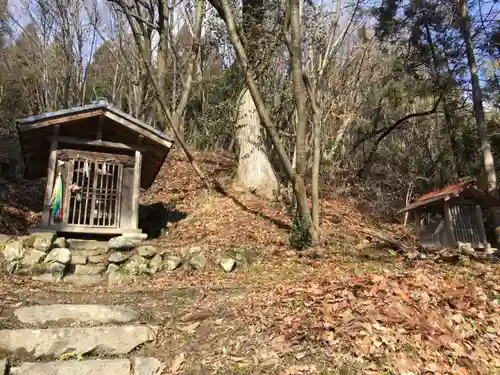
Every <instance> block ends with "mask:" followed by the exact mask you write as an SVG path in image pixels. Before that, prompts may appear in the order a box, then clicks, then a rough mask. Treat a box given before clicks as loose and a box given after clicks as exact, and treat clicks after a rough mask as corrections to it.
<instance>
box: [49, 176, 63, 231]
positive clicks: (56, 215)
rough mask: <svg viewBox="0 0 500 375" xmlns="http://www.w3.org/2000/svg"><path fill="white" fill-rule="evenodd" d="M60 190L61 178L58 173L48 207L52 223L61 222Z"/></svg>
mask: <svg viewBox="0 0 500 375" xmlns="http://www.w3.org/2000/svg"><path fill="white" fill-rule="evenodd" d="M62 190H63V189H62V178H61V173H59V174H58V175H57V178H56V182H55V184H54V190H53V191H52V198H51V200H50V205H51V207H52V212H51V216H52V218H53V219H54V221H61V220H62Z"/></svg>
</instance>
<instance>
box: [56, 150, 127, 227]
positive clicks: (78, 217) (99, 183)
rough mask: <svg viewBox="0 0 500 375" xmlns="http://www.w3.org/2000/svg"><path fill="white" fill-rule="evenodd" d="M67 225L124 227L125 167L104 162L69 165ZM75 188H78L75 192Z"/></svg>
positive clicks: (83, 162)
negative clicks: (122, 193)
mask: <svg viewBox="0 0 500 375" xmlns="http://www.w3.org/2000/svg"><path fill="white" fill-rule="evenodd" d="M69 165H70V168H69V169H68V179H67V181H68V189H67V194H71V195H70V197H69V203H68V204H67V205H66V215H65V221H66V223H65V224H67V225H78V226H89V227H99V228H116V227H118V226H119V224H120V199H121V191H122V174H123V166H122V165H120V164H116V163H112V162H107V161H104V160H89V159H81V158H80V159H72V160H70V161H69ZM71 185H73V186H74V187H76V189H75V190H74V191H73V192H72V191H71Z"/></svg>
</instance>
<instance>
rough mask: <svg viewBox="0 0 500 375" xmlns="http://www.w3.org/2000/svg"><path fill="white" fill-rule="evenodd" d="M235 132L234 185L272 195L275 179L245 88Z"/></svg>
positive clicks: (275, 192) (266, 195)
mask: <svg viewBox="0 0 500 375" xmlns="http://www.w3.org/2000/svg"><path fill="white" fill-rule="evenodd" d="M235 133H236V139H237V140H238V145H239V155H238V170H237V172H236V178H235V181H234V182H235V184H236V185H237V186H238V187H243V188H244V189H245V190H248V191H251V192H253V193H255V194H257V195H258V196H260V197H263V198H266V199H270V200H271V199H273V198H275V197H276V195H277V193H278V190H279V183H278V179H277V178H276V175H275V173H274V170H273V168H272V166H271V163H270V162H269V158H268V157H267V155H266V153H265V150H264V147H263V145H264V143H263V141H262V135H261V125H260V117H259V113H258V112H257V109H256V108H255V103H254V101H253V99H252V95H251V94H250V91H249V90H248V89H247V88H244V89H243V92H242V93H241V95H240V100H239V103H238V117H237V124H236V132H235Z"/></svg>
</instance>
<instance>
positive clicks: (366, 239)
mask: <svg viewBox="0 0 500 375" xmlns="http://www.w3.org/2000/svg"><path fill="white" fill-rule="evenodd" d="M199 158H200V159H201V160H203V163H202V164H203V167H204V168H205V169H207V170H209V171H210V172H211V173H212V176H213V177H216V178H217V179H219V181H220V182H221V183H222V184H223V185H225V186H226V187H227V194H226V195H221V194H218V193H212V192H207V191H205V190H204V189H203V188H202V186H201V183H200V182H199V181H198V180H197V179H196V177H195V175H194V173H192V172H191V169H190V167H189V165H188V164H187V163H186V162H185V161H184V159H183V157H182V156H180V155H176V154H174V155H172V157H171V158H170V159H169V161H168V162H167V163H166V164H165V166H164V168H163V169H162V171H161V173H160V175H159V176H158V179H157V181H156V182H155V184H154V186H153V187H152V188H151V189H150V190H149V191H148V192H145V193H144V194H143V196H142V201H143V202H144V203H148V204H151V203H158V202H159V203H169V204H171V205H172V206H171V207H170V210H171V211H172V212H174V213H176V214H175V215H174V214H172V215H170V216H169V220H167V221H168V223H166V224H165V225H166V226H167V227H168V229H167V231H166V233H165V234H164V235H162V236H160V237H159V238H157V239H154V240H153V242H154V243H155V244H156V246H158V247H161V248H163V249H164V250H165V251H166V252H167V253H168V252H170V251H171V252H172V253H174V252H177V251H179V249H182V248H185V247H188V246H195V245H198V246H202V247H203V249H204V251H206V252H207V253H210V252H214V253H215V252H217V251H219V250H220V249H230V248H235V247H237V248H240V249H248V250H252V251H255V252H257V253H258V254H259V257H258V261H256V262H254V263H252V264H251V265H249V266H247V267H245V268H243V269H239V270H237V271H236V272H234V273H230V274H225V273H223V272H221V271H219V270H217V269H216V268H212V269H209V270H207V271H204V272H191V271H188V270H180V271H176V272H173V273H167V272H163V273H160V274H158V275H156V276H154V277H153V278H139V279H136V280H132V281H130V282H128V283H125V284H120V285H104V284H103V285H97V286H86V287H77V286H70V285H66V284H64V285H62V284H61V285H57V284H56V285H48V284H40V283H37V282H34V281H31V280H28V279H26V278H19V277H13V276H7V275H2V276H1V279H0V281H1V283H2V286H1V289H0V290H1V291H0V299H1V300H2V301H3V302H2V304H3V305H2V307H0V309H2V313H0V326H2V325H3V326H4V327H14V326H16V324H18V323H16V322H14V321H11V320H9V319H8V318H7V317H8V316H9V312H10V311H11V309H12V308H14V306H17V305H18V304H19V303H23V304H33V303H53V302H54V301H58V302H74V301H78V302H79V303H86V302H88V303H91V302H99V303H113V304H122V305H128V306H130V307H133V308H136V309H139V310H141V312H143V319H144V320H145V322H154V323H156V324H160V326H161V327H162V329H161V334H160V336H159V337H158V340H157V342H156V343H154V344H152V345H149V346H147V347H144V348H142V349H140V350H142V351H144V352H147V353H149V354H151V355H155V356H157V357H158V358H162V359H163V360H164V361H165V363H166V364H168V367H167V370H166V373H167V374H174V373H176V374H223V375H224V374H342V375H346V374H356V375H357V374H408V375H409V374H420V373H427V374H499V373H500V267H499V266H498V265H497V264H490V263H479V262H468V263H461V262H457V263H455V264H448V263H444V262H442V263H438V262H435V261H431V260H428V259H424V260H409V259H408V257H405V256H404V255H402V254H400V253H397V252H395V251H392V250H391V249H388V248H386V247H384V246H381V245H380V244H378V246H375V244H373V246H370V244H371V243H374V242H375V240H374V239H373V238H372V237H370V236H367V235H366V234H365V233H366V229H367V228H368V229H370V230H372V231H376V232H380V233H384V234H385V235H388V236H392V238H396V239H397V240H399V241H402V242H404V243H405V244H406V245H407V246H409V247H411V246H413V245H414V243H413V241H412V240H411V236H410V235H409V234H408V232H407V231H406V230H405V229H404V228H401V227H400V226H398V225H395V224H389V223H383V222H380V221H377V220H374V219H370V218H367V217H366V215H365V214H364V213H363V212H362V211H361V210H360V209H359V205H358V204H357V202H353V201H349V200H339V199H333V198H331V197H327V196H326V195H325V196H324V199H323V202H322V208H323V211H324V216H323V219H324V220H323V231H324V233H325V236H324V237H325V241H324V243H323V244H322V247H321V249H320V250H319V251H317V252H305V253H297V252H295V251H293V250H291V249H290V248H289V247H288V243H287V233H288V230H289V229H288V228H289V225H290V220H289V218H288V216H287V213H286V210H285V208H284V207H282V206H280V205H279V204H264V203H263V202H262V201H260V200H259V199H257V198H255V197H253V196H249V195H242V194H240V193H237V192H235V191H233V190H232V189H231V188H230V186H229V180H230V177H231V172H232V169H233V168H234V162H233V159H232V158H231V156H230V155H222V154H205V155H199ZM26 186H31V188H32V189H34V187H33V186H34V185H26ZM9 188H10V189H13V191H14V190H15V187H14V186H10V187H9ZM19 197H20V198H19V199H24V200H26V199H28V198H26V196H25V195H22V194H20V195H19ZM0 198H1V197H0ZM22 202H23V206H24V207H25V208H27V207H31V206H32V205H30V203H29V202H26V201H22ZM358 203H359V202H358ZM10 204H12V200H10ZM19 206H20V205H19ZM357 207H358V208H357ZM17 209H18V210H20V212H21V211H22V212H24V213H25V214H27V215H28V216H27V217H28V219H25V220H26V221H25V222H24V224H23V225H26V223H31V222H35V221H36V218H35V219H33V217H36V211H35V210H33V211H32V213H30V211H29V210H25V209H24V210H23V209H21V208H17ZM5 220H6V219H5V216H4V217H3V221H5ZM3 221H2V220H0V222H3ZM10 222H11V223H12V222H13V221H12V220H11V221H10ZM20 222H21V221H20ZM11 225H12V224H11ZM17 227H19V229H18V230H19V231H22V226H21V224H18V226H16V228H17ZM2 230H7V229H6V228H4V227H2Z"/></svg>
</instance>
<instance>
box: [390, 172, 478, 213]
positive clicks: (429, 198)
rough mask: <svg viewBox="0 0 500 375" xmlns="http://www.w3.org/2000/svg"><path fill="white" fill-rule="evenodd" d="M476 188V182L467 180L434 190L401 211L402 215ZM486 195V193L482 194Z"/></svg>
mask: <svg viewBox="0 0 500 375" xmlns="http://www.w3.org/2000/svg"><path fill="white" fill-rule="evenodd" d="M473 187H474V188H476V180H474V179H473V180H467V181H462V182H459V183H458V184H454V185H450V186H448V187H445V188H444V189H439V190H434V191H431V192H430V193H427V194H424V195H422V196H421V197H419V198H417V199H415V200H414V201H413V202H411V203H410V204H409V205H408V206H406V207H405V208H403V209H402V210H400V211H399V212H400V213H403V212H407V211H411V210H413V209H415V208H417V207H421V206H425V205H427V204H430V203H433V202H436V201H440V200H442V199H445V198H446V197H448V196H450V195H459V194H461V193H462V192H463V191H465V190H467V189H469V188H473ZM482 194H485V193H482Z"/></svg>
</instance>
